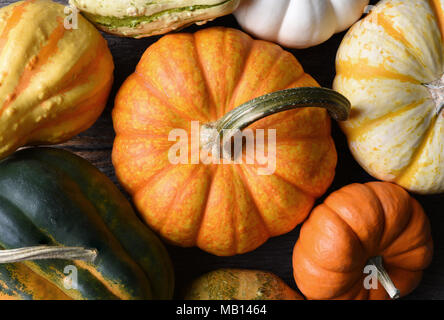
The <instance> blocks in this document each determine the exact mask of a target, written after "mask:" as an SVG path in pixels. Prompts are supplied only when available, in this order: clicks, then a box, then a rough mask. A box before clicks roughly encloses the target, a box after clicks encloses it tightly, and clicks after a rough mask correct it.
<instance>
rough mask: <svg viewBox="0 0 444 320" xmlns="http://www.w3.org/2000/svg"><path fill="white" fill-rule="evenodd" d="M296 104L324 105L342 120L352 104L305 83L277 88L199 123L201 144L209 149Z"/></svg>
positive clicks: (298, 105)
mask: <svg viewBox="0 0 444 320" xmlns="http://www.w3.org/2000/svg"><path fill="white" fill-rule="evenodd" d="M298 108H325V109H327V110H328V112H329V114H330V116H331V117H332V118H334V119H335V120H337V121H345V120H347V119H348V116H349V114H350V109H351V104H350V101H348V100H347V98H345V97H344V96H343V95H341V94H340V93H338V92H336V91H333V90H331V89H326V88H317V87H304V88H293V89H286V90H282V91H276V92H273V93H270V94H266V95H264V96H261V97H258V98H256V99H253V100H251V101H248V102H246V103H244V104H242V105H240V106H239V107H237V108H235V109H233V110H231V111H230V112H229V113H227V114H226V115H225V116H223V117H222V118H221V119H219V120H217V121H215V122H213V123H209V124H206V125H204V126H202V128H201V130H200V141H201V145H202V146H203V147H206V148H207V149H210V150H211V149H212V148H213V147H214V146H215V145H217V143H218V142H219V141H218V139H222V138H223V141H224V142H228V141H231V138H232V137H233V136H234V135H235V134H236V133H237V132H239V131H241V130H243V129H245V128H246V127H248V126H249V125H251V124H252V123H254V122H256V121H258V120H260V119H263V118H265V117H268V116H270V115H273V114H276V113H279V112H283V111H288V110H292V109H298ZM224 144H225V143H224Z"/></svg>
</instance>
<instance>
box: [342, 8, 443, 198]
mask: <svg viewBox="0 0 444 320" xmlns="http://www.w3.org/2000/svg"><path fill="white" fill-rule="evenodd" d="M443 19H444V4H443V2H442V1H397V0H385V1H381V2H380V3H379V4H378V5H377V6H376V7H375V8H374V9H373V10H372V12H371V14H370V15H369V16H368V17H366V18H365V19H364V20H362V21H360V22H358V23H357V24H356V25H355V26H354V27H353V28H352V29H351V30H350V32H349V33H348V34H347V36H346V37H345V38H344V40H343V42H342V44H341V47H340V49H339V52H338V56H337V63H336V64H337V67H336V69H337V76H336V79H335V82H334V88H335V89H336V90H337V91H339V92H341V93H342V94H344V95H345V96H346V97H348V98H349V99H350V101H351V103H352V105H353V109H352V113H351V116H350V119H349V120H348V121H346V122H344V123H342V124H341V127H342V129H343V130H344V132H345V134H346V135H347V138H348V142H349V146H350V149H351V151H352V153H353V155H354V157H355V159H356V160H357V161H358V162H359V163H360V165H361V166H362V167H363V168H364V169H365V170H366V171H367V172H368V173H369V174H371V175H372V176H374V177H375V178H377V179H380V180H384V181H389V182H394V183H397V184H399V185H401V186H402V187H404V188H406V189H408V190H410V191H412V192H416V193H421V194H434V193H442V192H444V109H443V105H444V104H443V96H444V89H443V83H444V82H443V81H444V80H443V73H444V64H443V60H442V56H443V49H444V44H443V35H442V32H443V31H444V28H443V24H442V21H443Z"/></svg>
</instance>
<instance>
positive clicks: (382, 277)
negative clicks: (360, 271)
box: [368, 256, 400, 299]
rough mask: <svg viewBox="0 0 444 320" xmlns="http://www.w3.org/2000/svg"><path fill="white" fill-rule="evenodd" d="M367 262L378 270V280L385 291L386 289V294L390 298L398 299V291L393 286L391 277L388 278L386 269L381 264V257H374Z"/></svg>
mask: <svg viewBox="0 0 444 320" xmlns="http://www.w3.org/2000/svg"><path fill="white" fill-rule="evenodd" d="M368 264H370V265H374V266H375V267H376V269H377V270H378V280H379V282H380V283H381V284H382V286H383V287H384V289H385V291H387V293H388V295H389V296H390V298H391V299H398V298H399V297H400V291H399V289H398V288H396V287H395V284H394V283H393V281H392V279H390V277H389V275H388V273H387V271H386V270H385V268H384V266H383V264H382V257H381V256H378V257H374V258H371V259H370V260H369V261H368Z"/></svg>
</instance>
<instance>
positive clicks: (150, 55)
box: [113, 28, 348, 256]
mask: <svg viewBox="0 0 444 320" xmlns="http://www.w3.org/2000/svg"><path fill="white" fill-rule="evenodd" d="M307 86H311V87H316V86H318V85H317V83H316V81H315V80H313V78H312V77H311V76H309V75H308V74H306V73H305V72H304V71H303V69H302V67H301V65H300V64H299V62H298V61H297V60H296V58H295V57H294V56H293V55H292V54H290V53H289V52H286V51H284V50H283V49H282V48H280V47H279V46H277V45H275V44H273V43H270V42H265V41H257V40H253V39H252V38H251V37H249V36H248V35H246V34H245V33H243V32H241V31H239V30H235V29H228V28H209V29H205V30H202V31H199V32H197V33H195V34H172V35H167V36H164V37H163V38H162V39H161V40H159V41H158V42H157V43H155V44H154V45H152V46H151V47H150V48H148V50H147V51H146V52H145V54H144V55H143V57H142V59H141V61H140V63H139V65H138V66H137V69H136V72H135V73H134V74H133V75H131V76H130V77H129V78H128V79H127V80H126V82H125V83H124V84H123V86H122V88H121V89H120V91H119V93H118V95H117V97H116V102H115V109H114V110H113V122H114V128H115V131H116V134H117V136H116V140H115V142H114V148H113V164H114V167H115V169H116V174H117V177H118V179H119V180H120V182H121V183H122V185H123V186H124V187H125V189H126V190H128V191H129V192H130V193H131V195H132V196H133V197H134V202H135V205H136V206H137V208H138V210H139V212H140V213H141V215H142V217H143V218H144V219H145V221H146V222H147V223H148V224H149V225H150V226H151V227H152V228H153V229H154V230H156V231H157V232H159V233H160V234H161V235H162V236H163V237H164V238H165V239H167V240H168V241H169V242H171V243H173V244H176V245H180V246H185V247H190V246H195V245H197V246H199V247H200V248H202V249H203V250H206V251H208V252H210V253H213V254H216V255H223V256H228V255H234V254H240V253H244V252H248V251H251V250H253V249H255V248H257V247H258V246H260V245H261V244H262V243H264V242H265V241H266V240H267V239H268V238H269V237H273V236H277V235H281V234H284V233H286V232H289V231H290V230H292V229H293V228H294V227H295V226H296V225H297V224H299V223H301V222H302V221H303V220H304V219H305V218H306V216H307V215H308V213H309V212H310V210H311V208H312V206H313V203H314V200H315V199H316V198H317V197H319V196H321V195H322V194H323V193H324V192H325V191H326V189H327V188H328V186H329V185H330V183H331V182H332V180H333V177H334V173H335V167H336V161H337V155H336V149H335V145H334V142H333V139H332V137H331V135H330V118H329V116H328V114H327V112H326V111H325V110H324V109H321V108H320V107H322V106H323V107H326V108H329V106H326V102H327V105H329V103H328V102H329V101H330V102H332V105H330V107H332V108H333V110H330V111H333V114H335V113H336V111H338V110H336V111H335V107H334V106H335V105H336V106H338V105H342V106H344V105H346V108H345V109H348V105H347V103H345V102H344V101H343V99H341V98H343V97H342V96H341V97H338V94H337V93H335V92H333V91H331V90H330V91H328V90H326V89H320V88H299V89H300V90H297V89H290V90H289V91H285V92H282V93H276V94H272V95H270V96H268V97H266V98H265V99H259V101H256V102H253V103H246V104H244V103H245V102H248V101H249V100H251V99H253V98H256V97H259V96H262V95H265V94H268V93H272V92H275V91H278V90H283V89H287V88H295V87H307ZM344 99H345V98H344ZM276 101H277V102H278V105H279V106H278V107H277V106H276ZM338 101H342V103H341V102H339V103H336V102H338ZM347 102H348V101H347ZM241 104H244V105H243V106H241V107H239V108H240V109H239V108H236V109H235V107H237V106H239V105H241ZM288 106H290V107H288ZM308 106H311V107H313V106H314V108H305V107H308ZM295 107H304V108H302V109H298V110H289V109H292V108H295ZM277 109H279V110H277ZM342 109H344V108H342ZM230 110H231V112H229V111H230ZM282 110H287V111H285V112H282V113H279V114H274V115H271V116H270V117H267V118H265V119H262V118H263V117H264V116H267V115H270V114H273V113H275V112H279V111H282ZM238 111H241V112H238ZM218 119H220V120H218ZM259 119H262V120H260V121H258V122H255V121H256V120H259ZM251 120H252V121H251ZM192 121H198V122H199V123H200V124H201V125H202V126H201V127H200V129H201V130H200V134H201V136H200V138H201V141H203V140H205V139H204V137H205V136H206V135H205V134H202V133H204V132H206V131H207V130H208V129H209V128H210V127H211V128H218V129H217V131H218V132H222V130H223V129H225V128H230V129H232V128H233V126H231V125H232V124H233V123H235V125H234V127H235V128H239V129H243V128H245V127H246V126H249V128H250V129H253V130H256V129H264V130H267V129H275V130H276V152H275V157H276V167H275V168H276V170H275V172H274V174H271V175H259V174H258V170H257V169H258V167H260V166H261V165H260V164H258V162H257V161H255V162H253V163H252V164H247V161H242V164H222V163H221V164H214V163H211V164H204V163H203V162H202V161H200V162H198V163H195V164H193V163H192V161H189V162H188V163H189V164H182V163H179V164H172V163H171V161H170V159H169V151H170V150H171V147H172V146H173V145H174V144H176V143H177V142H175V141H169V134H170V132H172V130H173V129H182V130H184V131H185V132H186V133H187V135H188V137H192V135H193V134H192V132H190V131H191V129H190V128H191V127H192V126H191V122H192ZM252 122H255V123H254V124H252V125H250V124H251V123H252ZM219 129H220V130H219ZM216 140H217V139H216ZM266 140H267V139H266ZM205 142H206V143H208V144H211V143H212V140H211V139H209V140H208V141H207V140H205ZM213 142H214V141H213ZM186 144H187V146H188V142H187V143H186ZM268 146H269V145H267V144H266V142H265V145H263V146H262V147H263V149H264V150H267V147H268ZM191 149H193V144H191V147H190V148H189V150H190V155H189V157H188V159H190V158H191V159H192V157H193V154H192V153H193V152H199V151H200V149H197V150H196V149H193V150H192V151H191Z"/></svg>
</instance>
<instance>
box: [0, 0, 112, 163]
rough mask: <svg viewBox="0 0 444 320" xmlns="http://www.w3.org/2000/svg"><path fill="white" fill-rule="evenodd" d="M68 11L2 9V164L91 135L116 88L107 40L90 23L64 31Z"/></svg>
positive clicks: (25, 5)
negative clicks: (17, 154) (19, 152)
mask: <svg viewBox="0 0 444 320" xmlns="http://www.w3.org/2000/svg"><path fill="white" fill-rule="evenodd" d="M64 8H65V7H64V6H63V5H61V4H57V3H54V2H52V1H47V0H34V1H19V2H16V3H14V4H12V5H9V6H6V7H4V8H2V9H0V158H3V157H5V156H7V155H9V154H11V153H12V152H14V151H15V150H16V149H17V148H18V147H21V146H23V145H32V144H54V143H59V142H63V141H65V140H68V139H69V138H71V137H72V136H74V135H76V134H78V133H79V132H81V131H84V130H86V129H87V128H88V127H90V126H91V125H92V124H93V123H94V122H95V120H97V118H98V117H99V115H100V113H101V112H102V111H103V109H104V107H105V104H106V101H107V98H108V94H109V91H110V88H111V84H112V81H113V69H114V65H113V60H112V56H111V53H110V51H109V49H108V47H107V43H106V41H105V39H103V37H102V36H101V35H100V33H99V32H98V31H97V30H96V29H95V28H94V27H93V26H92V25H91V24H90V23H89V22H88V21H86V20H85V19H84V18H82V17H81V16H78V28H77V29H67V28H65V23H64V22H65V19H66V16H65V13H64Z"/></svg>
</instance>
